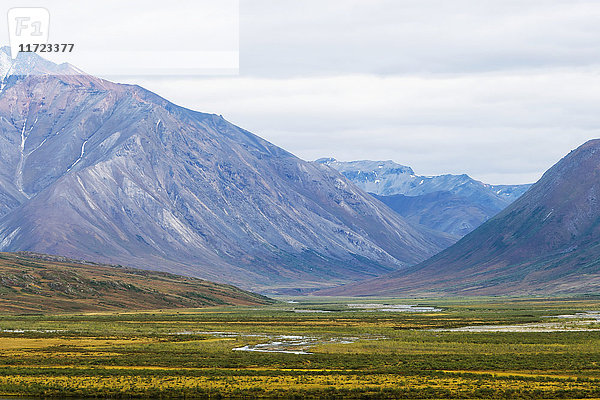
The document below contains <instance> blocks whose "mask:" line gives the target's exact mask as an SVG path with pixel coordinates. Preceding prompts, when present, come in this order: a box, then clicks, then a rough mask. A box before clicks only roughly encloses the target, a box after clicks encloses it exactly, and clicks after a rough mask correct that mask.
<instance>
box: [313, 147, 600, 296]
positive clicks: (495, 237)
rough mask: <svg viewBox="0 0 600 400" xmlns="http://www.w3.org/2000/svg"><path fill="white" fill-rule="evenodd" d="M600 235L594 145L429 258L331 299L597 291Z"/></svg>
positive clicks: (599, 157) (598, 161)
mask: <svg viewBox="0 0 600 400" xmlns="http://www.w3.org/2000/svg"><path fill="white" fill-rule="evenodd" d="M599 237H600V140H598V139H596V140H592V141H589V142H587V143H585V144H583V145H582V146H580V147H579V148H578V149H576V150H574V151H572V152H571V153H569V154H568V155H567V156H566V157H564V158H563V159H562V160H560V161H559V162H558V163H557V164H556V165H554V166H553V167H552V168H550V169H549V170H548V171H547V172H546V173H545V174H544V175H543V177H542V178H541V179H540V180H539V181H538V182H537V183H535V184H534V185H533V186H532V187H531V188H530V189H529V190H528V191H527V192H526V193H525V194H524V195H523V196H521V197H520V198H519V199H517V200H516V201H515V202H514V203H512V204H511V205H510V206H508V207H507V208H506V209H504V210H503V211H502V212H500V213H499V214H498V215H496V216H495V217H493V218H492V219H490V220H489V221H487V222H485V223H484V224H483V225H481V226H480V227H479V228H477V229H476V230H474V231H473V232H471V233H470V234H468V235H466V236H465V237H464V238H463V239H461V240H460V241H459V242H458V243H456V244H455V245H453V246H451V247H449V248H448V249H446V250H444V251H442V252H440V253H439V254H437V255H435V256H434V257H432V258H430V259H429V260H427V261H425V262H423V263H420V264H418V265H416V266H413V267H409V268H406V269H403V270H402V271H397V272H394V273H391V274H389V275H387V276H384V277H381V278H377V279H373V280H368V281H366V282H361V283H359V284H356V285H348V286H346V287H342V288H339V289H333V290H330V291H327V292H326V294H335V295H381V296H407V295H419V296H422V295H426V296H430V295H537V294H540V295H542V294H543V295H547V294H571V293H598V292H599V291H600V241H599V240H598V238H599ZM323 294H325V293H323Z"/></svg>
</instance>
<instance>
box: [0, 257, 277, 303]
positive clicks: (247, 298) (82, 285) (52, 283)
mask: <svg viewBox="0 0 600 400" xmlns="http://www.w3.org/2000/svg"><path fill="white" fill-rule="evenodd" d="M270 302H271V300H270V299H268V298H266V297H264V296H260V295H257V294H254V293H250V292H246V291H243V290H240V289H238V288H236V287H234V286H228V285H220V284H216V283H212V282H208V281H204V280H200V279H196V278H189V277H183V276H177V275H172V274H168V273H164V272H153V271H145V270H140V269H133V268H124V267H121V266H113V265H102V264H96V263H87V262H81V261H74V260H68V259H65V258H64V257H56V256H47V255H41V254H33V253H18V254H13V253H0V312H1V313H4V312H10V313H15V312H18V313H29V312H44V313H46V312H73V311H106V310H150V309H161V308H181V307H187V308H195V307H207V306H217V305H255V304H266V303H270Z"/></svg>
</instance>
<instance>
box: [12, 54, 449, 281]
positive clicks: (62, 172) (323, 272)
mask: <svg viewBox="0 0 600 400" xmlns="http://www.w3.org/2000/svg"><path fill="white" fill-rule="evenodd" d="M8 51H9V50H8V49H7V48H3V49H2V50H1V51H0V63H2V66H1V67H0V71H2V73H3V75H4V78H3V79H2V90H1V91H0V154H2V157H0V250H2V251H33V252H40V253H49V254H57V255H62V256H67V257H71V258H77V259H89V260H92V261H97V262H105V263H117V264H123V265H129V266H135V267H140V268H145V269H154V270H162V271H169V272H173V273H178V274H184V275H189V276H195V277H200V278H203V279H210V280H214V281H218V282H225V283H230V284H236V285H239V286H241V287H243V288H246V289H254V290H261V291H263V292H277V291H288V290H292V291H293V290H296V289H299V290H302V289H306V288H319V287H326V286H332V285H335V284H343V283H348V282H353V281H358V280H361V279H366V278H372V277H375V276H379V275H382V274H385V273H389V272H391V271H394V270H397V269H399V268H404V267H406V266H409V265H412V264H415V263H418V262H420V261H423V260H424V259H426V258H428V257H430V256H432V255H434V254H435V253H437V252H438V251H440V250H441V249H443V248H445V247H447V246H448V245H450V244H452V243H453V242H454V241H455V238H454V237H453V236H452V235H448V234H445V233H440V232H436V231H434V230H432V229H429V228H427V227H424V226H422V225H419V224H412V223H410V222H407V221H406V220H405V219H404V218H402V217H401V216H399V215H398V214H396V213H395V212H393V211H392V210H390V209H389V208H388V207H387V206H385V205H384V204H383V203H381V202H380V201H379V200H377V199H375V198H373V197H371V196H370V195H368V194H367V193H365V192H363V191H362V190H361V189H360V188H358V187H357V186H356V185H354V184H353V183H351V182H350V181H349V180H348V179H346V178H345V177H344V176H342V175H341V174H339V173H338V172H337V171H336V170H335V169H333V168H331V167H329V166H327V165H323V164H319V163H311V162H306V161H303V160H301V159H299V158H298V157H296V156H294V155H293V154H290V153H289V152H287V151H285V150H283V149H281V148H279V147H277V146H275V145H273V144H271V143H269V142H267V141H265V140H263V139H261V138H260V137H258V136H256V135H254V134H252V133H250V132H248V131H246V130H244V129H241V128H239V127H237V126H235V125H233V124H231V123H229V122H228V121H226V120H225V119H223V117H221V116H219V115H215V114H206V113H200V112H196V111H192V110H189V109H186V108H183V107H180V106H177V105H175V104H173V103H171V102H169V101H167V100H165V99H163V98H161V97H160V96H158V95H156V94H154V93H152V92H150V91H148V90H145V89H143V88H141V87H139V86H135V85H123V84H117V83H112V82H109V81H106V80H103V79H99V78H96V77H93V76H90V75H86V74H84V73H82V72H81V71H80V70H78V69H77V68H75V67H72V66H70V65H68V64H62V65H56V64H53V63H50V62H48V61H45V60H43V59H41V58H40V57H39V56H37V55H36V54H28V53H19V55H18V56H17V57H16V59H15V60H12V59H10V57H7V54H8ZM2 53H4V54H2Z"/></svg>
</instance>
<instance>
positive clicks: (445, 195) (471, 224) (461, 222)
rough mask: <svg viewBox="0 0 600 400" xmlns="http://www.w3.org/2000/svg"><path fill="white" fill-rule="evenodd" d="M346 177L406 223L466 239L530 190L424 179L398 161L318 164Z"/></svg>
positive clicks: (456, 178)
mask: <svg viewBox="0 0 600 400" xmlns="http://www.w3.org/2000/svg"><path fill="white" fill-rule="evenodd" d="M316 162H317V163H319V164H324V165H328V166H330V167H332V168H335V169H336V170H338V171H339V172H341V173H342V174H343V175H344V176H345V177H346V178H347V179H349V180H350V181H352V182H353V183H354V184H356V185H357V186H358V187H360V188H361V189H363V190H365V191H367V192H369V193H372V194H373V195H375V197H377V198H378V199H379V200H381V201H382V202H383V203H385V204H387V205H388V206H389V207H390V208H392V209H393V210H394V211H396V212H397V213H398V214H400V215H401V216H403V217H404V218H405V219H406V220H407V221H409V222H412V223H415V224H422V225H425V226H427V227H429V228H431V229H434V230H437V231H441V232H446V233H449V234H452V235H456V236H458V237H462V236H464V235H466V234H467V233H469V232H471V231H472V230H473V229H475V228H477V227H478V226H479V225H481V224H482V223H483V222H485V221H486V220H488V219H489V218H491V217H492V216H494V215H496V214H497V213H498V212H500V211H501V210H503V209H504V208H505V207H506V206H508V205H509V204H510V203H512V202H513V201H515V200H516V199H517V198H519V196H521V195H522V194H523V193H525V191H526V190H527V189H528V188H529V187H530V186H531V185H488V184H485V183H482V182H479V181H476V180H475V179H473V178H471V177H469V176H468V175H439V176H420V175H416V174H415V172H414V171H413V170H412V169H411V168H410V167H407V166H404V165H400V164H396V163H395V162H393V161H351V162H343V161H337V160H335V159H333V158H322V159H319V160H317V161H316Z"/></svg>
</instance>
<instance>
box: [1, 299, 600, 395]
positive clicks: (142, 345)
mask: <svg viewBox="0 0 600 400" xmlns="http://www.w3.org/2000/svg"><path fill="white" fill-rule="evenodd" d="M281 300H282V301H281V302H279V303H277V304H271V305H262V306H246V307H242V306H232V307H219V308H204V309H179V310H162V311H159V310H157V311H149V312H132V313H124V312H101V313H80V314H61V315H42V314H38V315H2V316H1V317H0V396H9V395H17V396H24V397H26V396H34V397H56V398H65V397H68V396H72V397H74V398H78V397H99V398H131V397H141V398H161V397H162V398H215V399H218V398H298V399H304V398H314V399H326V398H340V399H341V398H360V399H367V398H373V399H384V398H505V399H519V398H523V399H549V398H600V323H599V322H597V321H596V320H595V319H594V318H589V317H588V316H585V315H580V316H576V317H575V318H556V316H558V315H564V314H570V315H575V314H577V313H586V312H593V311H597V310H600V298H595V297H587V298H562V299H559V298H551V299H542V298H535V299H534V298H529V299H524V298H486V299H481V298H480V299H473V298H469V299H411V300H400V299H376V300H373V299H369V300H365V299H362V300H360V299H340V298H336V299H323V298H297V299H294V300H295V302H294V303H289V302H286V301H285V300H289V299H281ZM357 303H380V304H415V305H421V306H430V307H435V308H438V309H441V311H432V312H419V313H411V312H388V311H381V310H378V309H376V308H368V309H362V308H360V307H359V306H351V307H349V306H348V304H357ZM371 307H373V306H371ZM315 311H316V312H315ZM590 315H592V316H594V314H590ZM532 324H533V325H532ZM487 325H519V326H521V328H522V330H523V331H518V330H521V328H519V327H517V328H515V329H514V330H517V331H505V332H497V331H494V329H495V328H489V329H488V331H484V332H478V331H451V330H449V329H455V328H461V327H466V326H487ZM532 327H533V328H532ZM532 330H533V331H532ZM535 330H537V331H535ZM540 330H547V331H540ZM255 346H256V347H255ZM240 348H241V349H245V350H249V349H250V350H263V351H260V352H257V351H243V350H234V349H240ZM271 351H287V353H285V352H271Z"/></svg>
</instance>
